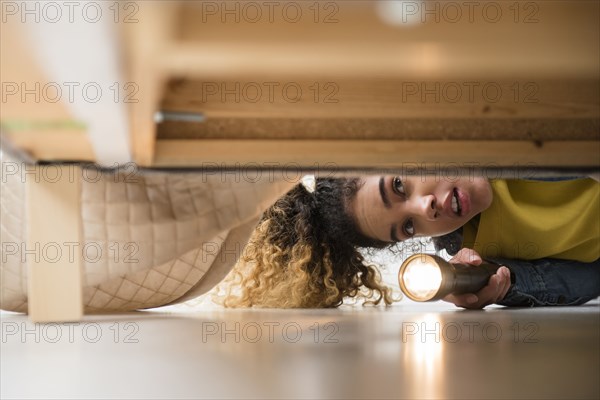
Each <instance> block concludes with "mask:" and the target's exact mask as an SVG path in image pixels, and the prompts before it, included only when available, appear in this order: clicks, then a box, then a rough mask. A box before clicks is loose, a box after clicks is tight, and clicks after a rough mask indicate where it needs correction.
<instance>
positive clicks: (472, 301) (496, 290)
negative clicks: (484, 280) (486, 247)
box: [442, 248, 511, 309]
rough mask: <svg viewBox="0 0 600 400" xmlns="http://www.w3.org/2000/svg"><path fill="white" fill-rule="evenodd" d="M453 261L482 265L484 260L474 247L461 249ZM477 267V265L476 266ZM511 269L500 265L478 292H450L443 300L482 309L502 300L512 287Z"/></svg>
mask: <svg viewBox="0 0 600 400" xmlns="http://www.w3.org/2000/svg"><path fill="white" fill-rule="evenodd" d="M450 262H451V263H461V264H470V265H474V266H477V265H480V264H481V263H482V262H483V260H482V258H481V256H480V255H479V254H478V253H477V252H476V251H475V250H472V249H466V248H465V249H461V250H460V251H459V252H458V253H457V254H456V255H455V256H454V257H452V259H451V260H450ZM475 268H476V267H475ZM510 284H511V283H510V270H509V269H508V268H506V267H500V268H499V269H498V271H496V273H495V274H494V275H492V276H491V277H490V280H489V282H488V284H487V285H486V286H485V287H483V288H482V289H481V290H479V291H478V292H477V293H464V294H452V293H451V294H449V295H447V296H445V297H444V298H443V299H442V300H444V301H447V302H449V303H452V304H454V305H456V306H457V307H463V308H469V309H480V308H484V307H485V306H487V305H489V304H493V303H497V302H499V301H501V300H502V299H503V298H504V296H506V293H507V292H508V289H510Z"/></svg>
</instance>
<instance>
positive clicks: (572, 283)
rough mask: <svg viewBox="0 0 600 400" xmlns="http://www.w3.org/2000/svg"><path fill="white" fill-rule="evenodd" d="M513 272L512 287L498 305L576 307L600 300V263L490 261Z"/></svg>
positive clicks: (548, 259)
mask: <svg viewBox="0 0 600 400" xmlns="http://www.w3.org/2000/svg"><path fill="white" fill-rule="evenodd" d="M488 260H489V261H491V262H494V263H496V264H499V265H504V266H506V267H508V269H510V272H511V282H512V284H511V287H510V289H509V291H508V293H507V294H506V296H505V297H504V299H502V301H499V302H498V303H497V304H500V305H504V306H510V307H539V306H559V305H560V306H574V305H579V304H583V303H586V302H588V301H590V300H593V299H595V298H596V297H598V296H600V259H598V260H596V261H594V262H591V263H585V262H581V261H571V260H560V259H554V258H543V259H539V260H528V261H526V260H513V259H506V258H489V259H488Z"/></svg>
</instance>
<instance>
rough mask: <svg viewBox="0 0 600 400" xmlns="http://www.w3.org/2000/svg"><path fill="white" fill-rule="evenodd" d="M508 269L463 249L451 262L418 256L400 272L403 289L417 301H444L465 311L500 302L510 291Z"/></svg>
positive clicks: (424, 255)
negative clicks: (486, 261) (483, 261)
mask: <svg viewBox="0 0 600 400" xmlns="http://www.w3.org/2000/svg"><path fill="white" fill-rule="evenodd" d="M507 272H508V269H507V268H506V267H502V266H500V265H497V264H493V263H482V260H481V257H480V256H479V254H477V253H476V252H475V251H473V250H467V249H463V250H461V251H460V252H459V254H457V256H455V257H454V258H453V259H452V260H451V261H450V262H448V261H445V260H444V259H443V258H441V257H438V256H435V255H431V254H414V255H412V256H410V257H409V258H407V259H406V260H405V261H404V262H403V263H402V266H401V267H400V271H399V272H398V281H399V283H400V288H401V289H402V291H403V292H404V294H406V296H407V297H408V298H410V299H411V300H414V301H433V300H439V299H444V300H446V301H450V302H452V303H454V304H456V305H457V306H459V307H465V308H483V307H485V306H486V305H488V304H491V303H493V302H496V301H499V300H500V299H502V298H503V297H504V295H505V294H506V292H507V291H508V289H509V288H510V275H509V274H507Z"/></svg>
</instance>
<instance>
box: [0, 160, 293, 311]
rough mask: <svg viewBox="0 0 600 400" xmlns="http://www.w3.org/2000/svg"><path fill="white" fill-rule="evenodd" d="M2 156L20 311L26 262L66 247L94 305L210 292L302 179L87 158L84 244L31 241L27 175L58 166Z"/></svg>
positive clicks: (164, 300) (147, 303)
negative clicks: (263, 218) (114, 165)
mask: <svg viewBox="0 0 600 400" xmlns="http://www.w3.org/2000/svg"><path fill="white" fill-rule="evenodd" d="M2 157H3V158H2V180H1V191H0V203H1V211H0V228H1V232H0V238H1V241H2V243H1V253H2V254H1V263H0V279H1V282H0V285H1V286H0V308H2V309H3V310H8V311H18V312H27V299H28V296H27V287H28V286H27V263H28V262H33V261H32V260H35V257H54V256H55V255H56V253H57V252H61V251H62V252H69V253H70V254H73V255H74V256H76V257H82V258H81V265H82V266H83V282H82V288H83V302H84V307H85V310H86V312H94V311H131V310H136V309H143V308H151V307H159V306H162V305H166V304H172V303H177V302H181V301H185V300H187V299H191V298H194V297H197V296H199V295H202V294H204V293H206V292H207V291H209V290H210V289H211V288H213V287H214V286H215V285H217V284H218V283H219V282H220V281H221V280H222V279H223V278H224V277H225V276H226V275H227V274H228V272H229V271H230V270H231V268H232V267H233V265H234V264H235V262H236V261H237V258H238V257H239V255H240V254H241V252H242V251H243V248H244V246H245V244H246V243H247V241H248V238H249V236H250V234H251V233H252V230H253V229H254V228H255V226H256V224H257V222H258V220H259V218H260V215H261V213H262V212H263V211H264V210H265V209H267V208H268V207H269V206H270V205H271V204H273V202H274V201H275V200H277V198H278V197H280V196H282V195H283V194H285V193H286V192H287V191H288V190H289V189H291V188H292V187H293V186H294V185H295V184H297V182H298V179H299V177H297V178H298V179H295V177H288V176H285V175H283V174H281V173H280V174H277V173H276V172H275V171H269V173H264V174H263V176H257V175H256V174H252V176H249V175H247V174H244V173H242V172H241V171H227V172H226V171H195V172H185V171H184V172H182V171H174V172H172V171H164V170H163V171H156V170H148V169H146V170H142V169H139V168H136V167H135V166H134V165H126V166H121V167H120V168H118V169H100V168H98V167H96V166H93V165H80V166H79V167H81V168H79V169H77V171H80V173H81V174H82V176H81V179H80V182H81V184H80V195H79V200H78V201H79V202H80V207H79V211H78V213H79V214H80V215H79V220H80V226H81V229H82V236H81V237H82V241H81V243H59V242H57V243H52V244H48V243H46V244H43V245H39V246H37V248H36V246H35V245H34V246H32V245H31V244H30V245H29V247H28V245H27V229H28V228H27V227H28V224H27V218H28V216H27V211H26V210H27V208H26V207H25V203H26V197H27V195H28V191H27V190H26V182H27V180H31V179H52V177H53V176H54V175H52V174H53V173H54V174H55V173H56V172H55V171H53V170H52V166H51V165H49V166H47V169H46V172H43V171H44V167H42V168H41V171H42V172H41V173H40V169H38V172H37V173H32V166H31V165H30V164H27V163H26V162H24V161H22V160H20V159H19V158H18V157H16V156H14V155H10V154H7V153H4V154H3V155H2ZM67 170H68V168H67ZM74 170H75V169H74ZM290 178H292V179H290ZM28 201H30V202H32V203H30V207H31V205H33V207H40V208H41V209H42V210H43V209H44V207H45V204H43V202H41V201H39V202H38V201H37V200H36V199H35V198H30V199H28ZM44 212H48V213H51V212H52V210H51V209H48V210H47V211H46V210H44ZM29 229H31V228H29ZM31 247H33V248H31Z"/></svg>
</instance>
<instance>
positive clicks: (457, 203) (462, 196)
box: [452, 188, 471, 217]
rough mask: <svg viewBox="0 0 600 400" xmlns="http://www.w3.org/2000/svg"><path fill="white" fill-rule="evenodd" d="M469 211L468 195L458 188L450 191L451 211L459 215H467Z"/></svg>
mask: <svg viewBox="0 0 600 400" xmlns="http://www.w3.org/2000/svg"><path fill="white" fill-rule="evenodd" d="M469 211H471V201H470V199H469V195H468V194H467V193H465V192H463V191H462V190H458V188H454V190H453V191H452V212H454V214H456V215H458V216H459V217H461V216H463V215H467V214H468V213H469Z"/></svg>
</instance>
